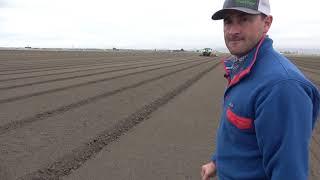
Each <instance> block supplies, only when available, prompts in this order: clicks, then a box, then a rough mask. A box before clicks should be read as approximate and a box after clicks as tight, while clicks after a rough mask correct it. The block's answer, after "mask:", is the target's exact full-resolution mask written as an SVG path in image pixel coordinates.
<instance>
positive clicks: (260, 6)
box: [212, 0, 270, 20]
mask: <svg viewBox="0 0 320 180" xmlns="http://www.w3.org/2000/svg"><path fill="white" fill-rule="evenodd" d="M229 9H233V10H238V11H242V12H245V13H248V14H260V13H262V14H265V15H270V3H269V0H225V1H224V4H223V8H222V9H221V10H219V11H217V12H215V13H214V14H213V15H212V19H213V20H219V19H223V18H224V17H225V15H226V11H227V10H229Z"/></svg>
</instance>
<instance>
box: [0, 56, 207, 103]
mask: <svg viewBox="0 0 320 180" xmlns="http://www.w3.org/2000/svg"><path fill="white" fill-rule="evenodd" d="M205 62H208V61H205ZM188 63H192V62H184V63H180V64H176V65H169V66H162V67H158V68H153V69H147V70H143V71H139V72H133V73H128V74H124V75H119V76H114V77H109V78H103V79H98V80H94V81H89V82H84V83H80V84H75V85H71V86H66V87H62V88H56V89H50V90H47V91H40V92H36V93H31V94H26V95H22V96H15V97H11V98H6V99H2V100H0V104H3V103H9V102H13V101H18V100H21V99H26V98H30V97H35V96H40V95H43V94H49V93H54V92H58V91H64V90H68V89H72V88H76V87H81V86H87V85H91V84H96V83H99V82H105V81H110V80H114V79H117V78H123V77H127V76H132V75H136V74H141V73H145V72H149V71H154V70H158V69H163V68H167V67H174V66H178V65H182V64H188ZM202 63H203V62H202Z"/></svg>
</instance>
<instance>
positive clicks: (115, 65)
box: [0, 59, 186, 82]
mask: <svg viewBox="0 0 320 180" xmlns="http://www.w3.org/2000/svg"><path fill="white" fill-rule="evenodd" d="M168 60H172V59H163V60H161V62H165V61H167V62H168ZM183 60H186V59H183ZM178 61H180V60H178ZM157 62H158V61H157ZM170 62H177V61H170ZM147 63H150V60H147V61H143V62H135V63H130V64H120V63H119V64H113V65H109V63H107V64H99V65H93V66H90V67H88V68H85V69H78V70H72V71H66V72H56V73H48V71H45V74H40V75H31V76H22V77H15V78H8V79H0V82H7V81H12V80H21V79H29V78H38V77H46V76H54V75H62V74H70V73H77V72H86V71H91V70H99V69H106V68H112V67H119V66H130V65H136V64H147ZM104 65H105V66H104ZM95 66H97V67H95ZM73 69H77V68H73ZM55 71H59V70H55Z"/></svg>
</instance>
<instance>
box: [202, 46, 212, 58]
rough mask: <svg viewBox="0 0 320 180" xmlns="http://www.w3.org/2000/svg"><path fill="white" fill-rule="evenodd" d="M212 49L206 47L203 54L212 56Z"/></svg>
mask: <svg viewBox="0 0 320 180" xmlns="http://www.w3.org/2000/svg"><path fill="white" fill-rule="evenodd" d="M211 53H212V49H211V48H204V49H203V50H202V56H211Z"/></svg>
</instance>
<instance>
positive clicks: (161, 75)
mask: <svg viewBox="0 0 320 180" xmlns="http://www.w3.org/2000/svg"><path fill="white" fill-rule="evenodd" d="M220 58H221V57H202V56H199V55H198V54H196V53H189V52H151V51H150V52H143V51H131V52H99V51H97V52H89V51H31V50H30V51H22V50H21V51H14V50H2V51H0V160H1V161H0V163H1V164H0V179H1V180H2V179H65V180H67V179H68V180H71V179H82V180H89V179H95V180H96V179H101V180H102V179H112V180H113V179H115V180H118V179H137V180H141V179H159V180H160V179H161V180H162V179H199V178H200V166H201V165H202V164H203V163H206V162H207V161H208V160H209V158H210V155H211V153H212V151H213V149H214V144H215V143H214V139H215V130H216V127H217V124H218V121H219V116H220V106H221V98H222V95H223V91H224V87H225V83H226V81H225V79H224V78H223V70H222V69H223V68H222V67H221V64H220ZM292 59H293V62H294V63H296V64H297V65H298V66H299V67H300V68H301V70H302V71H303V72H304V73H305V74H306V75H307V76H308V77H309V78H310V79H312V81H313V82H314V83H315V84H316V85H317V86H318V87H319V86H320V57H311V56H308V57H307V56H301V57H298V56H297V57H292ZM310 152H311V153H310V158H311V161H310V163H311V168H310V176H311V178H313V179H314V180H315V179H320V155H319V154H320V126H319V125H318V126H317V127H316V129H315V131H314V134H313V138H312V145H311V147H310Z"/></svg>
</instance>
